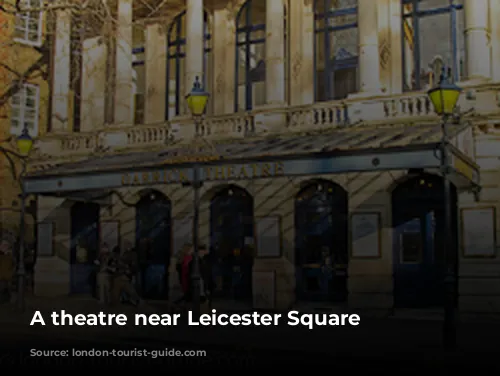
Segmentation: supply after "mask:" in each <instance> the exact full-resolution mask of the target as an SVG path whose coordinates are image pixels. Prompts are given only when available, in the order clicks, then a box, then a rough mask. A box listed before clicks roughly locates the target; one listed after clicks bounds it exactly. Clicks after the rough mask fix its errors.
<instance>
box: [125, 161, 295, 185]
mask: <svg viewBox="0 0 500 376" xmlns="http://www.w3.org/2000/svg"><path fill="white" fill-rule="evenodd" d="M284 174H285V164H284V163H283V162H270V163H249V164H227V165H217V166H203V167H201V168H200V175H201V176H200V178H201V179H202V180H205V181H210V180H214V181H226V180H227V181H229V180H245V179H265V178H272V177H278V176H284ZM191 177H192V168H174V169H168V168H166V169H162V170H153V171H143V172H126V173H124V174H122V176H121V185H122V186H134V185H148V184H173V183H181V184H182V183H187V182H189V181H190V180H191Z"/></svg>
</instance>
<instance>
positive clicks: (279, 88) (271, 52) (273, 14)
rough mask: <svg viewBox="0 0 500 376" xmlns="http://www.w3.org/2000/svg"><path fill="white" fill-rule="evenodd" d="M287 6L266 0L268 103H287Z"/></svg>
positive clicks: (274, 0) (280, 1)
mask: <svg viewBox="0 0 500 376" xmlns="http://www.w3.org/2000/svg"><path fill="white" fill-rule="evenodd" d="M284 10H285V7H284V4H283V1H282V0H266V84H265V86H266V103H268V104H274V105H276V104H278V105H279V104H284V103H285V30H284V24H285V23H284V17H285V12H284Z"/></svg>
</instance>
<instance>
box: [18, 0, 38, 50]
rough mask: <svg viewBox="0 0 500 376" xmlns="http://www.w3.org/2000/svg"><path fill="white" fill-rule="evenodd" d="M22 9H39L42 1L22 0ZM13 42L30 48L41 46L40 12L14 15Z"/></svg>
mask: <svg viewBox="0 0 500 376" xmlns="http://www.w3.org/2000/svg"><path fill="white" fill-rule="evenodd" d="M21 6H22V8H23V9H30V8H41V7H42V0H23V1H21ZM14 25H15V26H14V40H15V41H17V42H20V43H24V44H29V45H32V46H41V44H42V12H41V11H34V12H23V13H16V18H15V24H14Z"/></svg>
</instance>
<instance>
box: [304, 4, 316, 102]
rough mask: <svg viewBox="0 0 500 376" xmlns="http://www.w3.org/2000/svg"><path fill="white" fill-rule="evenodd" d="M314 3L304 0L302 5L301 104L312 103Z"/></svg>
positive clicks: (314, 36)
mask: <svg viewBox="0 0 500 376" xmlns="http://www.w3.org/2000/svg"><path fill="white" fill-rule="evenodd" d="M314 22H315V21H314V5H313V2H312V1H308V0H304V4H303V6H302V69H301V86H302V104H312V103H314V77H315V76H314V70H315V69H316V67H315V66H314V38H316V35H315V33H314Z"/></svg>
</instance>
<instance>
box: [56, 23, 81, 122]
mask: <svg viewBox="0 0 500 376" xmlns="http://www.w3.org/2000/svg"><path fill="white" fill-rule="evenodd" d="M85 27H86V25H85V20H84V19H83V17H82V15H81V14H77V13H72V15H71V29H70V30H71V31H70V32H71V35H70V48H71V50H70V55H69V61H70V72H69V85H70V90H71V91H70V112H69V115H70V116H72V125H73V132H80V130H81V125H82V116H81V113H82V68H83V66H82V63H83V62H82V57H83V40H84V39H85ZM56 74H57V73H56Z"/></svg>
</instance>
